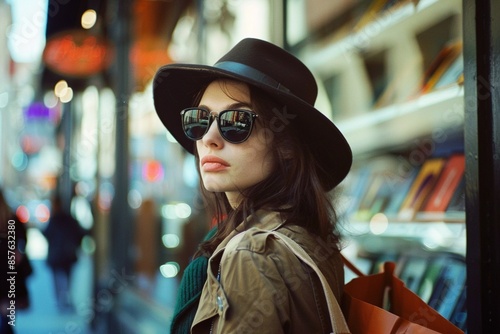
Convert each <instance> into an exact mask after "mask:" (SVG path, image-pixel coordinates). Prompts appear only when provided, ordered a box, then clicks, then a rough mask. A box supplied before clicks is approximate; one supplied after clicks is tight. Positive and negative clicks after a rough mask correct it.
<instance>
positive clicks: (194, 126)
mask: <svg viewBox="0 0 500 334" xmlns="http://www.w3.org/2000/svg"><path fill="white" fill-rule="evenodd" d="M209 116H210V115H209V113H208V111H206V110H203V109H188V110H185V111H184V113H183V115H182V127H183V130H184V133H185V134H186V136H188V137H189V138H191V139H193V140H199V139H201V138H202V137H203V135H204V134H205V133H206V132H207V128H208V123H209V118H210V117H209Z"/></svg>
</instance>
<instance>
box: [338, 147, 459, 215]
mask: <svg viewBox="0 0 500 334" xmlns="http://www.w3.org/2000/svg"><path fill="white" fill-rule="evenodd" d="M464 172H465V157H464V154H463V153H455V154H452V155H450V156H446V157H433V158H429V159H427V160H425V162H424V163H422V164H421V165H420V166H419V167H413V166H411V165H410V164H407V163H406V164H405V163H404V162H403V161H402V160H401V161H400V160H398V159H390V158H389V159H385V160H379V161H377V163H374V164H366V165H365V166H364V167H363V168H361V169H359V170H356V171H354V172H353V173H352V175H350V180H349V181H348V183H346V184H345V187H344V188H345V192H346V196H347V198H348V199H349V200H348V203H349V205H346V207H345V209H346V215H347V216H349V217H352V218H353V219H354V220H355V221H370V219H371V218H372V217H373V216H374V215H375V214H377V213H382V214H384V215H385V216H387V218H388V219H389V221H398V222H404V221H412V222H419V221H464V219H465V181H464Z"/></svg>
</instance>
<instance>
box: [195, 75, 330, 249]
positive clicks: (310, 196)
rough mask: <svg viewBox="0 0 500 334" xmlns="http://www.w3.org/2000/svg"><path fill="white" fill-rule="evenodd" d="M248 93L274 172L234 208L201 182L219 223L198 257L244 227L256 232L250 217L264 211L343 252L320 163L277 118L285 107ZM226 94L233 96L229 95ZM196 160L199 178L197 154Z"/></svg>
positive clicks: (258, 93)
mask: <svg viewBox="0 0 500 334" xmlns="http://www.w3.org/2000/svg"><path fill="white" fill-rule="evenodd" d="M224 82H227V80H224V81H223V82H222V83H224ZM207 86H208V84H207ZM221 87H222V89H224V84H222V85H221ZM205 88H206V86H205ZM249 88H250V99H251V106H252V110H254V111H255V112H256V113H257V114H258V115H259V118H258V121H257V123H256V124H255V126H254V130H253V131H258V135H259V138H260V139H261V140H266V141H267V142H268V143H269V145H270V146H269V147H270V152H269V154H270V155H272V156H270V157H269V158H270V159H274V170H273V171H272V172H271V174H270V175H269V176H268V177H267V178H266V179H264V180H263V181H261V182H259V183H257V184H255V185H253V186H251V187H249V188H247V189H244V190H242V192H241V194H242V196H241V197H242V201H241V202H240V204H239V206H238V207H236V208H232V207H231V205H230V204H229V202H228V200H227V198H226V195H225V193H223V192H210V191H208V190H207V189H206V188H205V187H204V185H203V182H202V181H201V182H200V192H201V196H202V199H203V201H204V203H205V207H206V209H207V213H208V214H209V216H211V217H213V219H215V220H216V222H217V232H216V234H215V235H214V236H213V237H212V238H211V239H210V240H207V241H205V242H203V243H202V244H200V247H199V250H198V252H197V253H196V254H195V257H196V256H200V255H205V256H209V255H210V254H212V253H213V251H214V250H215V248H216V247H217V245H219V243H220V242H221V241H222V240H224V238H226V237H227V236H228V235H229V234H230V233H231V232H232V231H233V230H235V229H236V228H237V226H238V225H240V224H241V223H242V222H243V223H244V224H243V225H242V226H243V228H244V229H248V228H249V227H251V221H250V220H248V219H247V218H248V216H249V215H251V214H252V213H254V212H255V211H257V210H259V209H266V210H270V211H277V212H280V213H281V215H282V219H283V220H284V221H285V224H290V225H292V224H293V225H300V226H302V227H304V228H306V229H307V230H308V231H310V232H311V233H313V234H315V235H317V236H318V237H320V238H323V239H325V240H326V239H328V240H329V241H330V242H331V241H332V240H333V241H334V242H335V243H336V244H337V246H338V247H340V233H339V232H338V229H337V215H336V212H335V210H334V207H333V205H332V203H333V198H332V197H333V192H330V193H329V192H326V191H325V190H324V188H323V185H322V184H321V181H320V178H319V176H318V174H317V169H316V168H317V167H316V163H315V159H314V157H313V156H312V154H311V153H310V151H309V150H308V149H307V148H306V146H305V145H304V144H303V139H302V138H301V137H300V136H299V134H298V132H297V131H300V129H297V128H295V127H294V126H292V124H291V123H287V122H284V121H283V120H282V119H281V120H280V117H279V116H277V115H282V114H283V111H285V112H286V106H283V105H280V104H279V103H277V102H276V101H275V100H273V99H272V98H271V97H270V96H269V95H268V94H266V93H264V92H263V91H261V90H259V89H258V88H255V87H253V86H249ZM225 91H226V94H228V96H230V95H229V92H228V90H227V89H225ZM203 92H204V89H203V90H202V91H201V92H200V93H199V94H198V96H197V98H196V99H195V103H198V102H199V101H200V100H201V96H202V95H203ZM230 97H231V98H233V99H235V98H234V97H232V96H230ZM240 102H243V101H240ZM278 113H281V114H278ZM280 121H281V123H279V122H280ZM277 122H278V123H277ZM252 135H255V134H254V133H252ZM195 157H196V166H197V169H198V173H199V174H200V169H199V156H198V152H197V151H196V149H195ZM200 180H201V174H200Z"/></svg>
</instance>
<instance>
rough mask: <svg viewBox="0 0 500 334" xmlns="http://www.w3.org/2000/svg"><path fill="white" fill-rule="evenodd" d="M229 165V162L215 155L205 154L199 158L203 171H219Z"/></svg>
mask: <svg viewBox="0 0 500 334" xmlns="http://www.w3.org/2000/svg"><path fill="white" fill-rule="evenodd" d="M228 167H229V163H228V162H227V161H225V160H223V159H221V158H218V157H216V156H210V155H207V156H205V157H203V158H202V159H201V169H202V170H203V171H204V172H219V171H222V170H225V169H227V168H228Z"/></svg>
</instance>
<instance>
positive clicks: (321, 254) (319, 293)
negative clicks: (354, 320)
mask: <svg viewBox="0 0 500 334" xmlns="http://www.w3.org/2000/svg"><path fill="white" fill-rule="evenodd" d="M250 219H252V220H253V221H252V223H253V224H255V228H250V230H249V231H248V232H246V233H245V235H244V236H243V238H242V239H241V240H240V242H239V243H238V245H237V246H236V247H235V248H233V247H232V248H231V249H232V250H231V251H228V253H227V254H224V256H223V257H222V255H223V253H224V250H225V247H226V245H227V243H228V242H229V240H230V239H231V238H232V237H233V236H234V235H236V234H237V233H238V232H236V231H241V229H236V231H234V232H233V233H232V234H231V235H229V236H228V237H227V238H226V239H225V240H224V241H223V242H222V243H221V244H220V245H219V246H218V247H217V249H216V251H215V252H214V254H213V255H212V257H211V258H210V259H209V267H208V278H207V281H206V282H205V285H204V287H203V292H202V295H201V299H200V304H199V307H198V311H197V313H196V316H195V319H194V321H193V325H192V327H191V332H192V333H211V332H212V333H238V334H242V333H259V334H264V333H273V334H278V333H297V334H304V333H308V334H309V333H330V332H331V325H330V319H329V316H328V308H327V305H326V301H325V297H324V292H323V289H322V288H321V283H320V281H319V279H318V278H317V276H316V274H315V273H314V272H313V271H312V269H310V268H309V267H307V266H306V265H305V264H303V263H302V262H300V260H298V259H297V257H296V256H295V255H294V254H293V253H292V252H291V251H290V250H288V249H287V248H286V246H285V245H283V244H282V243H281V241H279V240H276V239H274V238H273V237H271V236H269V235H268V234H263V233H259V232H258V229H261V230H278V231H279V232H281V233H283V234H285V235H287V236H289V237H290V238H292V239H294V240H295V241H296V242H297V243H298V244H300V245H301V246H302V247H303V248H304V249H305V250H306V252H307V253H308V254H309V255H310V256H311V258H312V259H313V260H314V262H315V263H316V264H317V265H318V267H319V268H320V270H321V272H322V273H323V274H324V276H325V277H326V278H327V280H328V282H329V283H330V287H331V288H332V290H333V292H334V294H335V295H336V297H337V300H339V301H340V297H341V295H342V289H343V285H344V269H343V263H342V258H341V256H340V253H339V251H338V250H337V248H336V246H335V244H334V243H332V242H325V241H323V240H321V239H320V238H318V237H316V236H314V235H312V234H310V233H308V232H307V231H306V230H305V229H304V228H303V227H299V226H288V225H286V226H282V224H283V222H282V220H281V219H280V215H279V214H278V213H276V212H263V211H259V212H257V213H256V214H255V215H254V216H253V217H250ZM221 258H222V261H221ZM219 275H220V276H219ZM218 276H219V278H218Z"/></svg>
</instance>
